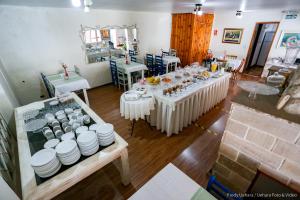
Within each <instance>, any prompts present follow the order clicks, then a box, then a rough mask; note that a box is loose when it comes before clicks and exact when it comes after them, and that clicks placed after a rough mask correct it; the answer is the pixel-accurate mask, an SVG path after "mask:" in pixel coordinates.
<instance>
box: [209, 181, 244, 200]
mask: <svg viewBox="0 0 300 200" xmlns="http://www.w3.org/2000/svg"><path fill="white" fill-rule="evenodd" d="M206 190H207V191H208V192H209V193H211V194H212V195H213V196H215V197H216V198H217V199H224V200H230V199H235V200H242V198H240V197H239V196H238V195H237V194H236V193H234V192H232V191H231V190H229V189H228V188H226V187H225V186H223V185H222V184H221V183H220V182H219V181H217V179H216V177H215V176H210V177H209V181H208V184H207V188H206Z"/></svg>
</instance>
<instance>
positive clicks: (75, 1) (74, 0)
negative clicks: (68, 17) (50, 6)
mask: <svg viewBox="0 0 300 200" xmlns="http://www.w3.org/2000/svg"><path fill="white" fill-rule="evenodd" d="M72 5H73V6H74V7H80V6H81V1H80V0H72Z"/></svg>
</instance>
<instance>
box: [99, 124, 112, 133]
mask: <svg viewBox="0 0 300 200" xmlns="http://www.w3.org/2000/svg"><path fill="white" fill-rule="evenodd" d="M96 131H97V133H98V134H106V133H111V132H113V131H114V126H113V125H112V124H109V123H105V124H100V125H99V126H98V128H97V130H96Z"/></svg>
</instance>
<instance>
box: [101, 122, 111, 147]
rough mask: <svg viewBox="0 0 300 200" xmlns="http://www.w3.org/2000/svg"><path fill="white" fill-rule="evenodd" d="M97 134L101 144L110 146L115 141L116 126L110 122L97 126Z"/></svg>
mask: <svg viewBox="0 0 300 200" xmlns="http://www.w3.org/2000/svg"><path fill="white" fill-rule="evenodd" d="M96 132H97V136H98V141H99V144H100V146H108V145H110V144H111V143H113V142H114V141H115V134H114V126H113V125H112V124H109V123H104V124H100V125H99V126H97V130H96Z"/></svg>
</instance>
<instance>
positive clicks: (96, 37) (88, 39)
mask: <svg viewBox="0 0 300 200" xmlns="http://www.w3.org/2000/svg"><path fill="white" fill-rule="evenodd" d="M84 36H85V43H86V44H92V43H98V42H101V33H100V30H96V29H92V30H87V31H85V35H84Z"/></svg>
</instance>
